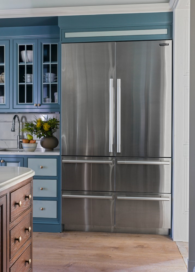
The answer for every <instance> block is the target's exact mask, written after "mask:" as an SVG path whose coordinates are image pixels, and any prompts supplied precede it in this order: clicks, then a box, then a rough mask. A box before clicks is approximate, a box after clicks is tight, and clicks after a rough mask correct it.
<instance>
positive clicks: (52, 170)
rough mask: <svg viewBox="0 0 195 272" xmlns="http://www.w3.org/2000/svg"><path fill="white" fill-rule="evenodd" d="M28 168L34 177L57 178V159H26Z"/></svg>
mask: <svg viewBox="0 0 195 272" xmlns="http://www.w3.org/2000/svg"><path fill="white" fill-rule="evenodd" d="M28 167H29V168H31V169H33V170H34V171H35V175H36V176H57V159H28Z"/></svg>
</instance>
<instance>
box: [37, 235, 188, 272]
mask: <svg viewBox="0 0 195 272" xmlns="http://www.w3.org/2000/svg"><path fill="white" fill-rule="evenodd" d="M33 242H34V244H33V254H34V256H33V257H34V259H33V262H34V266H33V267H34V270H33V271H34V272H43V271H45V272H50V271H52V272H59V271H60V272H62V271H63V272H66V271H67V272H89V271H92V272H99V271H104V272H126V271H128V272H137V271H141V272H186V271H187V268H186V265H185V263H184V260H183V258H182V256H181V254H180V252H179V249H178V247H177V245H176V243H174V242H173V241H172V240H171V239H170V238H168V237H164V236H158V235H136V234H118V233H117V234H116V233H97V232H96V233H92V232H64V233H59V234H52V233H34V238H33Z"/></svg>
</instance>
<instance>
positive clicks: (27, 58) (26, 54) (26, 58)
mask: <svg viewBox="0 0 195 272" xmlns="http://www.w3.org/2000/svg"><path fill="white" fill-rule="evenodd" d="M20 53H21V58H22V61H23V62H33V51H32V50H26V51H25V50H23V51H21V52H20Z"/></svg>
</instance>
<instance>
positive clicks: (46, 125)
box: [43, 123, 50, 131]
mask: <svg viewBox="0 0 195 272" xmlns="http://www.w3.org/2000/svg"><path fill="white" fill-rule="evenodd" d="M43 129H44V130H45V131H48V130H49V129H50V125H49V124H48V123H44V124H43Z"/></svg>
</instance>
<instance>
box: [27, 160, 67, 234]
mask: <svg viewBox="0 0 195 272" xmlns="http://www.w3.org/2000/svg"><path fill="white" fill-rule="evenodd" d="M27 166H28V167H29V168H31V169H33V170H34V171H35V176H34V179H33V231H38V232H61V231H62V227H61V194H60V193H61V181H60V180H61V179H60V176H61V174H60V156H30V157H29V156H28V158H27Z"/></svg>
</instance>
